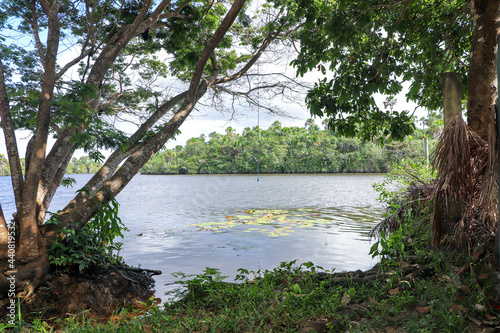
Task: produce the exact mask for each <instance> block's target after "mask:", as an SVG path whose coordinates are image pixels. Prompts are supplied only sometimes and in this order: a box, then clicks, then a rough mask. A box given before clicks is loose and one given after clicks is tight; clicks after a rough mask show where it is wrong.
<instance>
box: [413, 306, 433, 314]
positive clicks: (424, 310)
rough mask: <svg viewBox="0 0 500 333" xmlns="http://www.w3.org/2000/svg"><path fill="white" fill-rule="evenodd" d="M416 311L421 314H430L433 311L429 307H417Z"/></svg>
mask: <svg viewBox="0 0 500 333" xmlns="http://www.w3.org/2000/svg"><path fill="white" fill-rule="evenodd" d="M415 310H417V312H419V313H429V312H430V311H431V308H430V307H429V306H417V307H416V308H415Z"/></svg>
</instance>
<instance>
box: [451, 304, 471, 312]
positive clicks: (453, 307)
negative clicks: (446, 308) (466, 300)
mask: <svg viewBox="0 0 500 333" xmlns="http://www.w3.org/2000/svg"><path fill="white" fill-rule="evenodd" d="M458 310H461V311H468V309H467V308H466V307H465V306H463V305H460V304H455V303H451V306H450V311H452V312H453V311H458Z"/></svg>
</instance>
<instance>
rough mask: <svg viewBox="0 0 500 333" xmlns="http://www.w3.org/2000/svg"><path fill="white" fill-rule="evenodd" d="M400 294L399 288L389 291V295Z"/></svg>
mask: <svg viewBox="0 0 500 333" xmlns="http://www.w3.org/2000/svg"><path fill="white" fill-rule="evenodd" d="M398 293H399V287H396V288H394V289H391V290H389V294H391V295H396V294H398Z"/></svg>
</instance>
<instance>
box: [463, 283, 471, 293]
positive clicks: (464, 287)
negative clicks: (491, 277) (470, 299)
mask: <svg viewBox="0 0 500 333" xmlns="http://www.w3.org/2000/svg"><path fill="white" fill-rule="evenodd" d="M460 290H461V291H462V292H463V293H464V294H465V295H469V294H470V293H471V290H470V288H469V287H467V286H466V285H465V284H463V285H461V286H460Z"/></svg>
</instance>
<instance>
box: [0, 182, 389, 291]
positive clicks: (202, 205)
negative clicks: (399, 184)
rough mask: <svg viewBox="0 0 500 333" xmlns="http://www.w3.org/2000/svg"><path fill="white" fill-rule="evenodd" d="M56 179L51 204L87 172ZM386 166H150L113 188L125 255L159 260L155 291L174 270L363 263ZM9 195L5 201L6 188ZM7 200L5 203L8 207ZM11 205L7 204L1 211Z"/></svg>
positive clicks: (145, 261)
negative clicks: (261, 170)
mask: <svg viewBox="0 0 500 333" xmlns="http://www.w3.org/2000/svg"><path fill="white" fill-rule="evenodd" d="M72 177H75V178H76V180H77V185H76V186H75V187H74V188H73V189H64V188H62V189H60V190H59V191H60V193H58V194H57V195H56V197H55V199H54V200H57V201H55V202H54V203H53V206H51V211H57V210H58V209H61V208H63V207H64V204H66V203H67V202H68V201H69V200H70V199H71V198H72V197H73V196H74V194H75V190H77V189H78V188H79V187H78V186H83V185H84V184H85V181H86V180H87V179H89V178H90V175H73V176H72ZM382 178H383V175H366V174H363V175H262V176H261V177H260V181H259V182H257V181H256V180H257V179H256V177H255V176H247V175H210V176H205V175H204V176H198V175H197V176H146V175H138V176H136V177H135V178H134V179H133V180H132V181H131V183H130V184H129V185H128V186H127V187H126V188H125V189H124V190H123V191H122V193H120V195H119V196H118V197H117V199H118V201H119V202H120V213H119V215H120V217H121V218H122V221H123V222H124V223H125V225H126V226H127V228H128V229H129V230H130V231H129V232H128V233H127V234H126V236H125V239H124V247H123V251H122V253H121V255H122V256H123V257H124V258H125V261H126V262H127V263H128V264H131V265H136V266H139V265H140V266H141V267H144V268H151V269H159V270H162V271H163V274H162V275H161V276H156V277H155V278H156V281H157V283H156V290H157V296H159V297H161V296H162V295H163V294H164V293H165V292H166V291H168V290H171V289H173V288H174V287H173V286H165V284H167V283H171V282H173V281H175V280H176V279H175V278H174V277H172V276H171V275H170V274H171V273H172V272H178V271H182V272H184V273H186V274H199V273H201V272H202V270H203V269H204V268H205V267H214V268H219V269H220V270H221V273H222V274H223V275H227V276H229V277H230V278H234V277H235V275H236V273H237V269H238V268H246V269H248V270H258V269H273V268H275V267H277V266H279V264H280V262H283V261H291V260H295V259H297V260H298V262H306V261H312V262H313V263H314V264H316V265H319V266H322V267H324V268H325V269H333V268H334V269H335V270H336V271H342V270H354V269H362V270H363V269H368V268H370V267H371V266H372V265H373V264H374V263H375V262H374V260H372V259H371V257H370V256H369V255H368V252H369V249H370V243H369V239H368V232H369V231H370V229H371V228H372V227H373V226H374V225H375V224H376V223H378V221H379V220H380V218H381V215H382V211H383V207H382V206H381V205H380V204H379V203H378V202H377V200H376V198H377V194H376V193H375V192H374V191H373V189H372V187H371V186H372V184H373V183H374V182H380V181H381V180H382ZM0 186H1V187H0V188H1V189H2V191H0V198H1V200H2V201H1V203H2V206H3V208H4V211H5V212H6V213H7V212H10V214H11V213H12V211H13V210H14V204H13V200H12V191H11V190H10V191H5V190H4V189H9V188H10V178H7V177H0ZM6 193H8V194H7V195H10V201H9V197H7V195H6ZM6 207H7V209H6ZM6 215H7V214H6Z"/></svg>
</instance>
